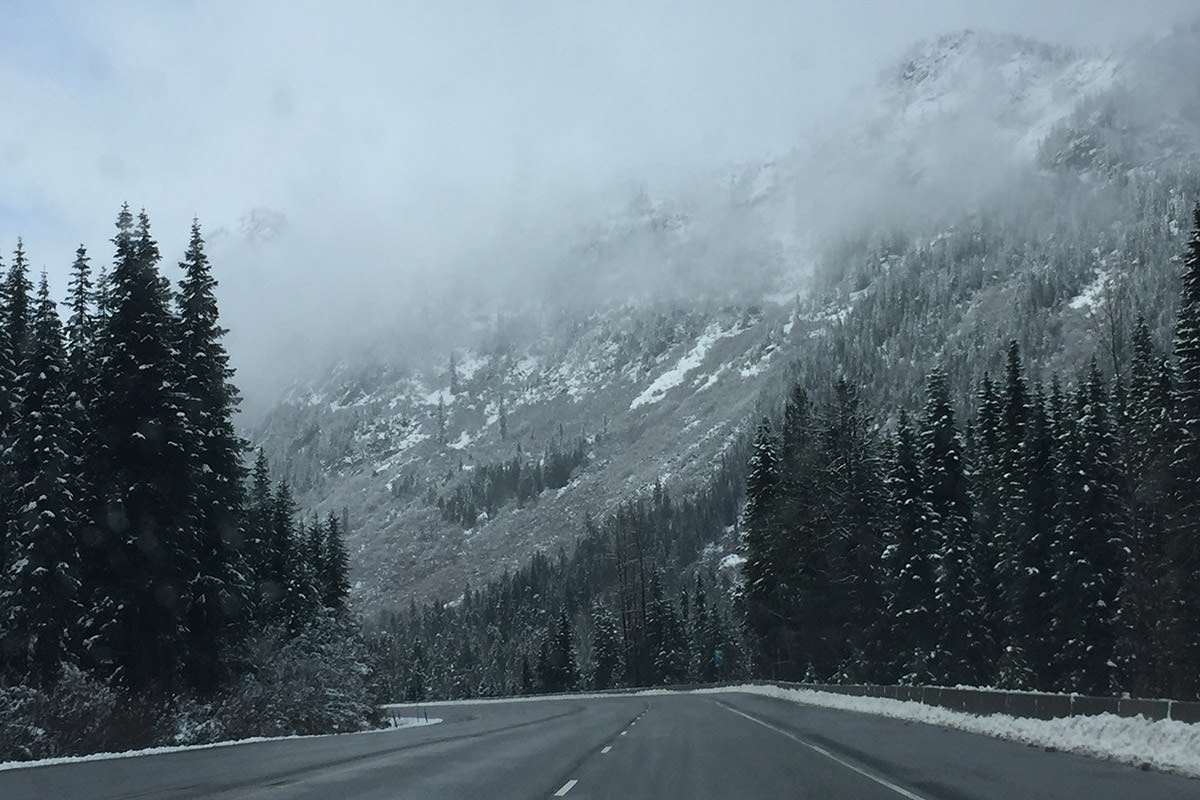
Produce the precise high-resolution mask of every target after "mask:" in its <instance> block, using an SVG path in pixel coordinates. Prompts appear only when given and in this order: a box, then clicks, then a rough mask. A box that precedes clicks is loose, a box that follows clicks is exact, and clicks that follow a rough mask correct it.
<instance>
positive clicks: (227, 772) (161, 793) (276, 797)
mask: <svg viewBox="0 0 1200 800" xmlns="http://www.w3.org/2000/svg"><path fill="white" fill-rule="evenodd" d="M436 715H437V716H438V717H441V718H442V719H444V720H445V721H444V722H443V723H442V724H440V725H431V726H427V727H413V728H409V729H404V728H401V729H398V730H396V731H390V732H386V733H379V734H375V735H365V736H327V737H313V738H304V739H292V740H280V741H267V742H255V743H247V744H241V745H234V746H230V747H221V748H215V749H206V750H187V751H183V752H175V753H164V754H159V755H145V756H138V757H134V758H114V759H108V760H98V761H81V762H75V763H69V764H57V765H49V766H40V767H29V768H21V769H12V770H6V771H2V772H0V798H4V800H23V799H24V798H43V797H45V798H52V799H53V800H77V799H80V798H88V799H89V800H90V799H91V798H131V797H137V798H172V799H173V800H174V799H177V798H200V797H203V798H221V799H222V800H232V798H239V800H240V799H242V798H244V799H245V800H256V799H258V798H261V799H262V800H298V799H299V798H305V799H311V800H318V799H321V800H324V799H325V798H347V799H348V798H358V799H359V800H374V799H375V798H379V799H380V800H383V799H384V798H386V800H394V799H395V798H437V800H444V799H446V798H471V799H472V800H474V799H475V798H520V800H529V798H554V797H567V798H571V800H586V798H621V800H637V799H638V798H653V799H654V800H658V799H659V798H687V799H688V800H699V799H700V798H721V800H728V798H782V797H787V798H859V799H860V800H876V799H878V800H897V798H908V799H909V800H919V799H922V798H923V799H925V800H963V799H965V798H1005V799H1006V800H1007V799H1008V798H1017V797H1020V798H1060V797H1061V798H1079V797H1086V798H1088V800H1106V799H1107V798H1113V800H1116V799H1117V798H1120V799H1121V800H1125V798H1134V797H1136V798H1141V799H1142V800H1152V799H1153V798H1190V797H1200V780H1193V779H1190V778H1185V777H1181V776H1178V775H1170V774H1164V773H1158V772H1144V771H1141V770H1138V769H1136V768H1134V767H1130V766H1124V765H1121V764H1117V763H1112V762H1106V761H1100V760H1096V759H1091V758H1087V757H1084V756H1077V755H1072V754H1068V753H1062V752H1048V751H1047V750H1045V749H1043V748H1037V747H1029V746H1026V745H1021V744H1016V743H1013V742H1006V741H1000V740H996V739H991V738H988V737H984V736H979V735H976V734H971V733H964V732H960V731H952V730H947V729H945V728H939V727H935V726H932V725H923V724H920V723H915V722H905V721H902V720H896V719H888V718H884V717H877V716H872V715H868V714H860V713H855V712H849V711H838V710H834V709H826V708H816V707H812V706H804V705H798V704H795V703H791V702H788V701H786V700H781V699H778V698H773V697H766V696H761V695H752V694H743V693H737V692H729V693H713V694H678V695H649V696H636V695H632V696H631V695H613V696H609V697H598V698H586V697H578V698H572V697H568V698H551V699H545V700H537V701H531V702H491V703H477V704H476V703H461V704H439V705H438V707H437V709H436Z"/></svg>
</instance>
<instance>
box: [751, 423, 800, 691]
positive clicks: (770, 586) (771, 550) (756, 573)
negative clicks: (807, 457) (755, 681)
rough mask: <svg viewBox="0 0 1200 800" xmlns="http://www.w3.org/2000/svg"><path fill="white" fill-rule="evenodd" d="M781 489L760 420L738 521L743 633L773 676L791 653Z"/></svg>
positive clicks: (767, 429)
mask: <svg viewBox="0 0 1200 800" xmlns="http://www.w3.org/2000/svg"><path fill="white" fill-rule="evenodd" d="M781 483H782V478H781V475H780V464H779V455H778V452H777V445H776V442H775V436H774V434H773V433H772V432H771V423H770V421H769V420H767V419H766V418H765V417H764V418H763V420H762V422H760V423H759V425H758V430H757V431H756V432H755V436H754V450H753V452H752V454H751V456H750V465H749V472H748V475H747V477H746V508H745V511H744V512H743V515H742V547H743V548H744V550H745V557H746V561H745V562H744V563H743V565H742V573H743V574H744V575H745V577H746V588H745V595H746V599H745V602H746V624H747V628H748V629H749V630H750V632H751V633H752V634H753V635H754V636H755V637H756V638H757V639H758V640H759V642H761V646H762V648H763V649H762V653H763V660H764V664H763V666H764V667H765V668H766V670H767V674H768V675H772V676H773V675H775V671H776V669H777V668H778V665H779V664H780V663H783V662H785V661H786V660H788V657H789V652H790V648H789V647H788V644H787V633H786V629H785V627H784V626H783V624H782V622H783V616H782V615H783V608H782V604H781V602H780V598H779V568H780V565H781V563H782V560H783V559H782V556H783V553H782V542H781V536H780V531H779V525H778V522H777V514H778V504H779V497H780V491H781Z"/></svg>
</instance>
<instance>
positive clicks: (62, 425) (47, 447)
mask: <svg viewBox="0 0 1200 800" xmlns="http://www.w3.org/2000/svg"><path fill="white" fill-rule="evenodd" d="M29 333H30V336H29V340H28V347H27V350H26V353H25V358H24V360H23V362H22V367H21V370H20V372H21V377H22V384H23V386H22V390H21V402H20V405H19V414H18V420H19V424H18V426H17V427H18V434H17V436H16V439H15V441H14V448H13V449H14V453H13V458H12V464H13V467H14V472H15V474H17V475H20V476H22V479H23V483H22V484H21V485H20V486H18V487H17V489H16V492H15V495H14V498H13V499H14V501H15V502H14V507H15V510H16V516H15V519H14V524H13V526H12V531H13V563H12V565H11V567H10V571H9V580H10V581H11V584H10V590H11V593H12V594H11V597H10V598H8V602H5V603H3V606H4V607H5V610H6V612H7V614H8V619H6V620H5V624H4V626H3V629H4V637H5V638H6V639H8V640H10V642H11V644H10V645H9V646H8V647H6V650H8V651H9V652H12V651H13V650H14V649H18V648H19V649H20V650H21V651H22V655H23V658H22V659H21V661H23V664H22V667H23V669H21V672H22V673H23V674H24V675H25V676H26V678H27V679H28V680H30V681H31V682H33V683H34V684H36V685H40V686H51V685H53V683H54V682H55V681H56V680H57V679H58V677H59V674H60V668H61V666H62V664H63V663H64V662H66V661H69V660H70V659H71V658H72V655H73V653H74V640H75V637H76V636H78V634H79V629H78V621H79V618H80V613H79V611H80V604H79V596H78V595H79V586H80V569H79V568H80V564H79V541H78V538H77V529H78V522H79V517H80V514H79V511H80V510H79V507H78V496H79V476H78V472H77V470H76V466H77V461H76V459H75V457H74V454H73V453H72V452H71V448H72V446H73V445H74V443H75V441H76V438H77V437H76V435H75V431H74V430H73V427H72V420H71V416H70V414H69V413H68V409H67V370H66V355H65V353H64V350H63V335H62V327H61V323H60V322H59V317H58V313H57V310H56V309H55V304H54V301H53V300H51V299H50V292H49V288H48V287H47V282H46V276H45V274H43V275H42V279H41V282H40V284H39V287H38V293H37V301H36V305H35V307H34V309H33V313H32V316H31V319H30V327H29Z"/></svg>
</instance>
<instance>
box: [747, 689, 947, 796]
mask: <svg viewBox="0 0 1200 800" xmlns="http://www.w3.org/2000/svg"><path fill="white" fill-rule="evenodd" d="M725 708H729V706H725ZM729 710H730V711H732V712H733V713H735V714H737V715H738V716H739V717H745V718H746V719H748V720H750V721H751V722H754V723H757V724H759V725H762V726H763V727H764V728H770V729H771V730H773V731H775V732H776V733H781V734H783V735H784V736H786V737H788V738H789V739H791V740H792V741H793V742H796V743H798V744H802V745H804V746H805V747H807V748H808V749H809V750H812V751H813V752H814V753H820V754H821V755H823V756H825V757H826V758H828V759H830V760H831V761H836V762H837V763H839V764H841V765H842V766H843V767H845V768H846V769H849V770H853V771H854V772H857V773H858V774H859V775H862V776H863V777H864V778H867V779H868V780H872V781H874V782H875V783H878V784H879V785H880V786H883V787H886V788H888V789H891V790H892V791H893V792H895V793H896V794H898V795H900V796H901V797H905V798H907V799H908V800H926V798H924V797H922V796H921V795H919V794H914V793H913V792H910V791H909V790H908V789H905V788H904V787H903V786H897V785H896V784H894V783H892V782H891V781H889V780H888V779H886V778H881V777H879V776H878V775H872V774H871V773H870V772H867V771H866V770H865V769H863V768H862V767H859V766H856V765H854V764H851V763H850V762H849V761H846V760H845V759H842V758H839V757H837V756H835V755H834V754H833V753H831V752H829V751H828V750H826V749H825V748H824V747H820V746H819V745H815V744H813V743H812V742H806V741H804V740H803V739H801V738H800V737H799V736H797V735H796V734H794V733H792V732H791V731H786V730H784V729H783V728H780V727H778V726H777V725H772V724H771V723H769V722H765V721H763V720H761V719H758V718H757V717H752V716H750V715H749V714H743V713H742V712H741V711H738V710H737V709H736V708H729Z"/></svg>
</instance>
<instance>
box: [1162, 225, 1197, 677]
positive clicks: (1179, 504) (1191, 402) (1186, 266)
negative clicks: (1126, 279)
mask: <svg viewBox="0 0 1200 800" xmlns="http://www.w3.org/2000/svg"><path fill="white" fill-rule="evenodd" d="M1192 217H1193V228H1192V233H1191V237H1190V238H1189V239H1188V242H1187V247H1186V250H1185V252H1184V259H1183V281H1182V284H1183V286H1182V290H1181V292H1180V297H1179V311H1178V317H1177V322H1176V328H1175V359H1176V362H1177V370H1178V379H1177V383H1176V387H1175V394H1174V398H1173V400H1174V409H1173V410H1174V414H1175V429H1176V434H1175V435H1176V437H1177V441H1176V447H1175V452H1174V460H1173V463H1172V465H1171V470H1172V482H1171V486H1172V495H1173V496H1172V505H1173V508H1172V509H1171V519H1170V533H1169V535H1168V539H1167V545H1166V547H1167V557H1168V558H1169V560H1170V562H1171V565H1172V566H1171V571H1170V574H1169V577H1168V579H1167V585H1166V588H1167V592H1168V594H1169V596H1170V597H1171V598H1172V608H1171V609H1170V613H1171V618H1172V619H1171V622H1170V624H1171V627H1172V628H1173V631H1172V634H1171V638H1172V639H1173V644H1174V645H1175V646H1174V647H1173V648H1172V650H1173V652H1174V653H1175V654H1176V660H1175V663H1174V664H1173V665H1172V670H1171V671H1172V673H1173V675H1174V679H1173V681H1172V689H1173V690H1174V692H1175V693H1176V695H1175V696H1179V697H1193V696H1197V695H1200V674H1198V673H1197V670H1196V669H1195V665H1196V663H1197V661H1200V491H1197V481H1198V480H1200V202H1198V203H1197V204H1196V206H1195V209H1194V210H1193V212H1192Z"/></svg>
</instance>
